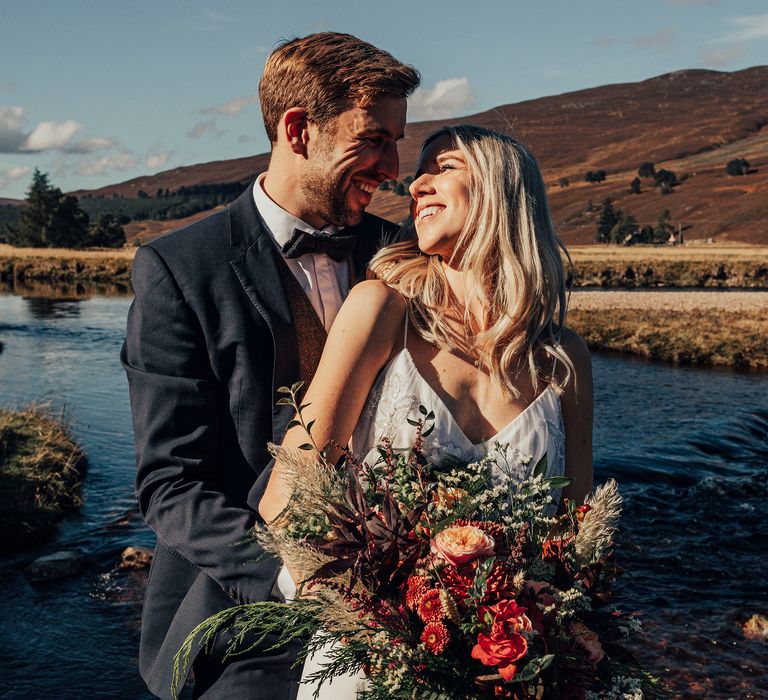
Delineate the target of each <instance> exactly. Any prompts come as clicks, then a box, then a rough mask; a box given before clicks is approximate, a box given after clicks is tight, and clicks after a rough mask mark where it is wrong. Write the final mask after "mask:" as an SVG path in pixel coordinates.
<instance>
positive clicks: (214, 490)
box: [121, 247, 279, 602]
mask: <svg viewBox="0 0 768 700" xmlns="http://www.w3.org/2000/svg"><path fill="white" fill-rule="evenodd" d="M132 282H133V288H134V293H135V299H134V302H133V304H132V306H131V309H130V311H129V315H128V328H127V335H126V341H125V344H124V345H123V351H122V355H121V360H122V363H123V366H124V367H125V370H126V372H127V374H128V385H129V389H130V398H131V411H132V415H133V427H134V439H135V446H136V458H137V466H138V471H137V478H136V491H137V498H138V501H139V507H140V509H141V512H142V514H143V516H144V519H145V520H146V521H147V523H148V524H149V526H150V527H151V528H152V529H153V530H154V531H155V533H156V534H157V537H158V539H159V540H161V541H162V542H163V543H164V544H166V545H168V546H169V547H170V548H171V549H173V550H174V551H175V552H176V553H178V554H179V555H181V556H182V557H183V558H184V559H186V560H187V561H188V562H189V563H190V564H192V565H193V566H195V567H196V568H198V569H199V570H201V571H203V572H205V573H206V574H207V575H208V576H210V577H211V578H213V579H214V580H215V581H216V582H217V583H218V584H219V585H220V586H221V588H222V589H223V590H224V591H225V592H226V593H227V595H229V597H230V598H232V600H234V601H236V602H253V601H257V600H265V599H266V598H267V597H268V595H269V592H270V590H271V589H272V585H273V583H274V579H275V577H276V576H277V572H278V568H279V563H278V562H277V560H275V559H274V558H271V557H270V558H266V559H263V560H261V561H260V562H258V563H255V562H254V561H253V560H254V559H255V558H256V557H257V556H258V555H259V554H260V553H261V552H260V551H259V550H258V549H257V548H256V546H255V545H254V544H248V545H243V544H237V543H239V542H241V541H242V540H244V539H245V538H246V537H247V535H248V533H249V531H250V530H251V528H252V527H253V526H254V524H255V523H256V522H257V521H258V516H257V515H256V513H255V512H254V511H252V510H250V509H248V508H247V507H245V506H243V505H241V504H239V503H236V502H234V501H233V500H232V499H231V498H230V497H228V496H227V495H226V494H225V493H224V492H223V489H221V488H220V487H219V486H218V485H217V475H219V474H221V470H223V469H226V468H227V465H226V464H220V463H218V455H219V454H220V452H221V450H220V449H219V439H220V434H219V433H220V424H219V421H220V411H221V410H224V409H223V408H222V406H226V402H222V401H221V397H222V395H223V392H224V389H225V388H224V387H223V386H221V385H220V384H219V383H218V382H217V380H216V378H215V377H214V376H213V372H212V370H211V365H210V362H209V359H208V353H207V348H206V346H205V343H204V338H203V333H202V329H201V326H200V323H199V322H198V319H197V317H196V316H195V314H194V313H193V312H192V310H191V309H190V307H189V306H188V304H187V303H186V302H185V300H184V298H183V295H182V293H181V291H180V289H179V287H178V285H177V283H176V281H175V280H174V279H173V276H172V274H171V272H170V270H169V269H168V267H167V265H166V264H165V262H164V261H163V259H162V258H161V257H160V255H159V254H158V253H157V251H155V250H154V249H153V248H151V247H142V248H139V250H138V251H137V254H136V258H135V260H134V264H133V271H132ZM245 497H246V494H243V501H244V500H245Z"/></svg>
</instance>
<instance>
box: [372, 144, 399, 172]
mask: <svg viewBox="0 0 768 700" xmlns="http://www.w3.org/2000/svg"><path fill="white" fill-rule="evenodd" d="M377 165H378V170H379V173H380V174H381V175H382V176H383V178H384V179H385V180H395V179H397V174H398V173H399V172H400V155H399V154H398V152H397V144H396V143H390V144H388V145H386V146H385V147H384V148H383V149H382V152H381V154H380V156H379V162H378V164H377Z"/></svg>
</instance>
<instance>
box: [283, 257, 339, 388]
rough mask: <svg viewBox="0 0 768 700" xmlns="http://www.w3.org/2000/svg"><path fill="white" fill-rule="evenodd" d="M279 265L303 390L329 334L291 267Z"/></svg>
mask: <svg viewBox="0 0 768 700" xmlns="http://www.w3.org/2000/svg"><path fill="white" fill-rule="evenodd" d="M279 268H280V276H281V277H282V280H283V288H284V289H285V293H286V296H287V297H288V305H289V306H290V307H291V315H292V316H293V325H294V328H295V329H296V339H297V341H298V346H299V374H300V376H299V377H298V378H297V380H298V381H302V382H304V387H303V391H302V393H304V391H306V390H307V387H308V386H309V383H310V382H311V381H312V377H314V376H315V372H316V371H317V366H318V365H319V364H320V357H321V356H322V354H323V346H324V345H325V340H326V338H327V337H328V334H327V333H326V332H325V328H324V327H323V324H322V322H321V321H320V318H319V317H318V315H317V313H316V312H315V310H314V308H313V307H312V304H311V302H310V301H309V299H308V298H307V295H306V293H305V292H304V290H303V289H302V288H301V285H300V284H299V281H298V280H297V279H296V277H295V276H294V274H293V272H291V269H290V268H289V267H288V265H286V264H285V263H283V264H281V265H279Z"/></svg>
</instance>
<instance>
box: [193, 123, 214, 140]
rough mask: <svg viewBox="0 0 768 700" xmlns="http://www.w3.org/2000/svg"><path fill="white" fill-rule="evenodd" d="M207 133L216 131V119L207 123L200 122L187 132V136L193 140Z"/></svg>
mask: <svg viewBox="0 0 768 700" xmlns="http://www.w3.org/2000/svg"><path fill="white" fill-rule="evenodd" d="M206 131H216V120H215V119H210V120H209V121H207V122H198V123H197V124H195V125H194V126H193V127H192V128H191V129H190V130H189V131H188V132H187V135H188V136H191V137H192V138H193V139H199V138H200V137H201V136H203V135H204V134H205V132H206Z"/></svg>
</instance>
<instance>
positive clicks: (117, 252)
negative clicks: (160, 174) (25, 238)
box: [0, 243, 136, 260]
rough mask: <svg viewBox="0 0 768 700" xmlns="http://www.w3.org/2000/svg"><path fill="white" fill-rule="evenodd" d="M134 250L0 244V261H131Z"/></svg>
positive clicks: (131, 248) (132, 248)
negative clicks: (33, 259) (29, 246)
mask: <svg viewBox="0 0 768 700" xmlns="http://www.w3.org/2000/svg"><path fill="white" fill-rule="evenodd" d="M135 254H136V248H134V247H130V248H101V249H91V250H73V249H72V248H15V247H14V246H10V245H7V244H5V243H0V260H5V259H6V258H21V259H26V258H45V259H55V260H107V259H109V260H112V259H115V260H133V256H134V255H135Z"/></svg>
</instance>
